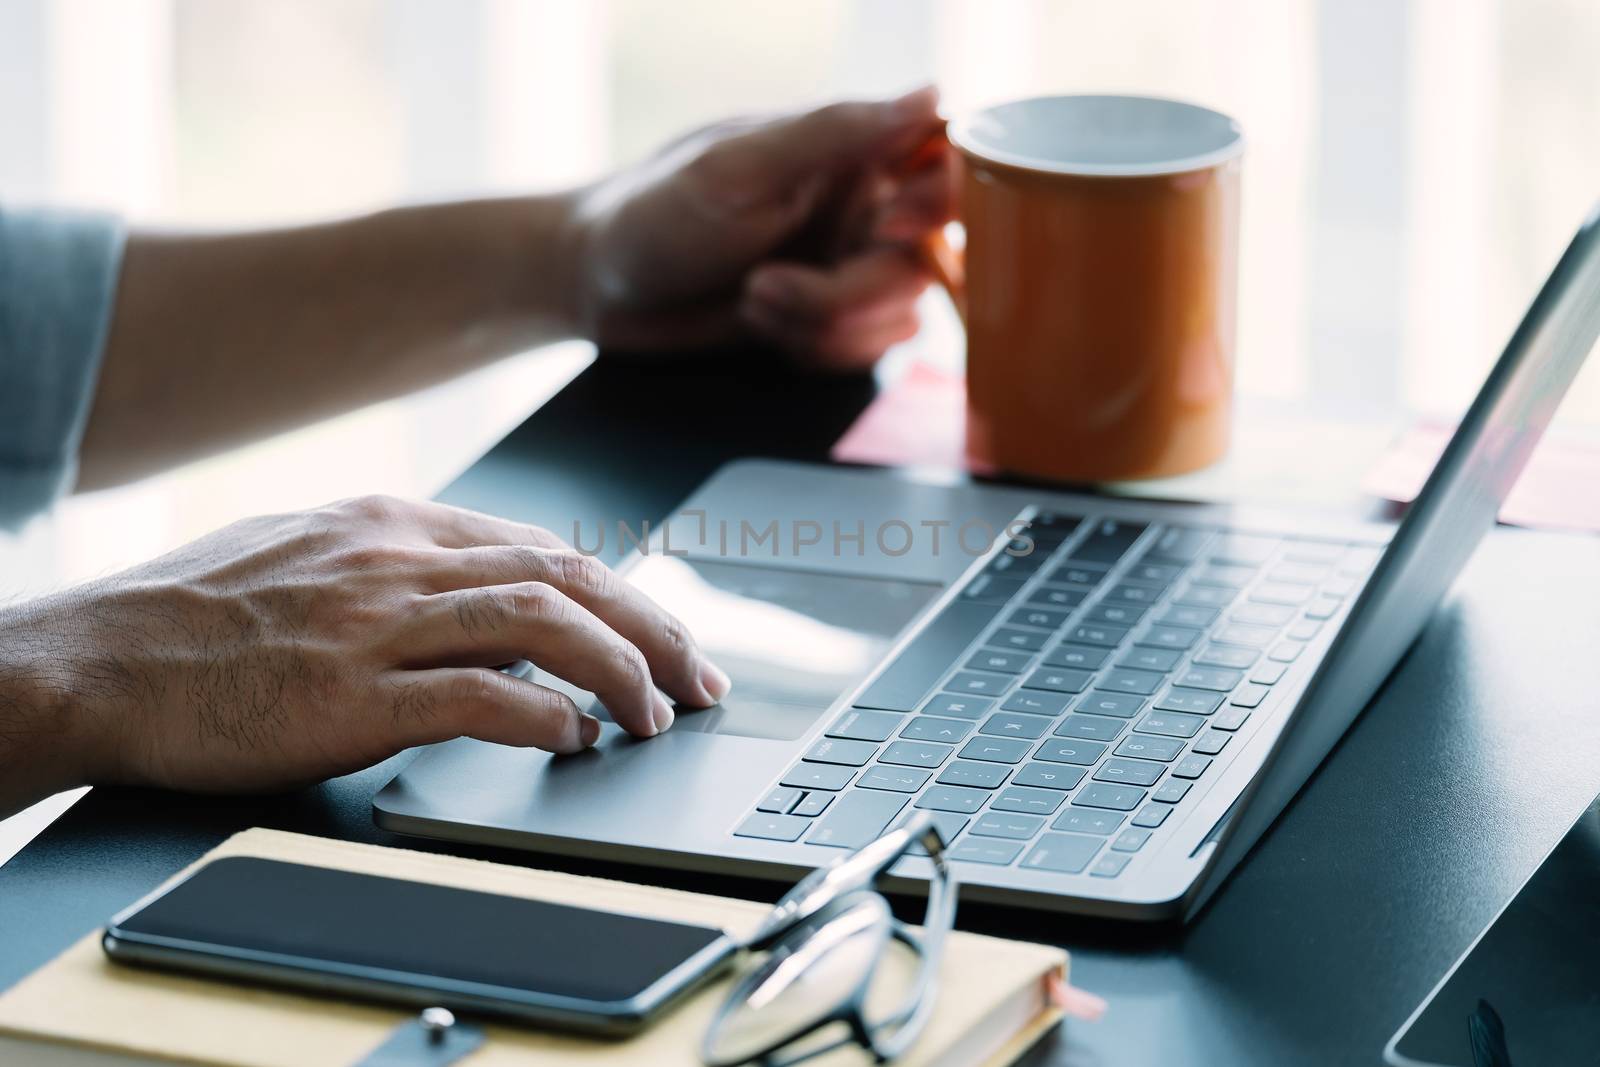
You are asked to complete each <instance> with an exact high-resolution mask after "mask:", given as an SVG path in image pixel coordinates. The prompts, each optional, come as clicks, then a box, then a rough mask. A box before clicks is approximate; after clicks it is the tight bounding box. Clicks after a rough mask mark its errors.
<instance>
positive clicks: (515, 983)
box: [101, 856, 735, 1036]
mask: <svg viewBox="0 0 1600 1067" xmlns="http://www.w3.org/2000/svg"><path fill="white" fill-rule="evenodd" d="M101 943H102V944H103V945H104V946H105V950H106V953H107V955H109V956H110V957H111V958H112V959H113V960H117V961H119V962H124V963H133V964H140V965H145V966H152V967H160V968H165V969H176V970H184V971H194V972H200V973H203V974H206V975H215V976H221V977H226V978H234V979H243V980H247V981H256V982H268V983H272V984H275V985H284V986H292V987H296V988H301V989H309V990H314V991H322V992H329V993H335V994H345V995H352V996H356V997H360V998H363V999H371V1000H379V1001H385V1002H392V1003H398V1004H404V1005H408V1006H416V1007H419V1008H421V1007H429V1006H432V1005H439V1006H441V1007H446V1008H450V1009H451V1010H453V1011H456V1012H460V1013H463V1014H469V1015H470V1014H487V1015H496V1016H503V1017H509V1018H514V1019H516V1020H519V1021H522V1022H531V1023H535V1024H538V1025H541V1026H550V1027H557V1028H560V1029H567V1030H578V1031H582V1032H585V1033H592V1034H603V1035H613V1036H625V1035H627V1034H631V1033H636V1032H637V1031H639V1030H640V1029H642V1028H643V1027H644V1026H645V1025H646V1024H647V1023H648V1022H649V1021H650V1020H651V1019H652V1018H654V1017H655V1016H657V1015H659V1014H660V1013H661V1012H663V1011H665V1010H666V1009H668V1008H669V1007H671V1006H672V1005H673V1004H674V1003H675V1002H677V1001H678V1000H679V999H681V998H682V997H683V996H684V995H685V994H687V993H689V992H690V991H691V990H693V989H694V988H695V987H696V986H698V985H699V984H701V983H702V982H704V981H705V980H707V979H708V978H710V977H712V976H713V975H715V974H717V973H719V972H720V971H721V970H722V969H723V968H724V967H725V965H726V964H727V963H728V962H729V961H730V960H731V959H732V957H733V954H734V952H735V946H734V943H733V940H732V939H731V938H730V937H729V936H728V934H727V933H726V932H725V931H722V930H718V929H714V928H712V927H707V926H692V925H689V924H686V923H677V922H666V921H663V920H659V919H650V918H645V917H642V916H638V915H627V914H621V913H617V912H607V911H591V910H589V909H587V908H575V907H569V906H566V905H562V904H551V903H547V902H544V901H538V900H525V899H522V898H520V897H509V896H502V895H500V894H496V893H480V892H475V891H472V890H466V889H455V888H450V887H446V886H438V885H429V884H426V883H422V882H410V881H404V880H401V879H397V878H383V877H378V876H376V875H370V874H354V873H351V872H349V871H336V870H330V869H327V868H324V867H308V866H304V865H301V864H296V863H283V862H280V861H277V860H268V859H258V858H253V857H245V856H231V857H227V858H224V859H219V860H215V861H213V862H211V863H208V864H206V865H205V866H203V867H201V868H199V869H198V870H196V871H195V872H194V873H193V874H191V875H189V876H188V877H187V878H185V879H183V880H182V881H180V882H177V883H175V884H173V885H172V886H169V887H168V888H166V889H163V890H161V891H159V892H157V893H156V894H154V895H152V896H150V897H147V898H145V899H144V900H141V901H139V902H138V903H137V904H134V905H133V906H132V907H130V908H127V909H126V910H124V911H123V912H121V913H120V914H118V915H117V916H116V917H115V918H113V919H112V920H111V923H110V925H109V926H107V928H106V932H105V936H104V937H103V938H102V939H101Z"/></svg>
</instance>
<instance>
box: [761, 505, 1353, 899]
mask: <svg viewBox="0 0 1600 1067" xmlns="http://www.w3.org/2000/svg"><path fill="white" fill-rule="evenodd" d="M1027 523H1028V524H1027V529H1026V533H1025V537H1024V538H1021V539H1019V540H1018V541H1014V542H1012V543H1011V544H1010V545H1008V546H1007V547H1006V548H1005V549H1004V550H1002V551H1000V552H998V553H996V554H995V555H994V556H993V557H991V558H990V559H989V561H988V562H987V563H986V564H985V566H984V567H983V568H982V569H981V570H980V571H978V572H977V573H976V574H974V575H972V576H971V577H969V578H968V579H967V581H966V584H965V585H964V586H963V587H962V588H961V590H960V592H959V593H958V594H957V595H956V596H955V597H953V598H952V599H951V600H949V601H948V602H947V603H946V604H945V606H944V607H943V608H942V609H940V611H939V613H938V614H937V615H935V616H934V617H933V619H932V620H931V621H930V622H929V623H928V625H927V626H925V627H924V628H923V629H922V630H920V631H919V632H918V633H917V634H916V636H915V637H914V638H913V639H912V640H911V642H910V643H908V644H907V645H906V646H905V647H904V648H903V649H901V650H900V651H899V652H898V653H897V654H896V655H895V658H894V660H893V661H892V662H891V663H890V664H889V665H888V666H887V667H886V668H885V669H884V671H883V672H882V673H881V674H879V675H878V677H877V678H875V679H874V680H873V681H872V683H871V684H869V685H868V686H867V687H866V689H865V690H863V691H862V692H861V693H860V694H859V695H858V696H857V697H856V699H855V700H854V702H853V704H854V706H853V707H851V708H849V709H848V710H846V711H845V712H844V713H843V714H841V715H839V716H838V718H837V719H836V720H835V721H834V722H833V723H832V724H831V725H830V726H829V727H828V729H827V730H826V731H825V733H824V736H823V737H822V738H821V739H820V740H818V741H817V742H816V743H815V744H813V745H812V746H811V748H810V749H809V750H808V751H807V752H806V753H805V755H804V756H803V757H802V758H801V760H800V761H799V762H797V763H796V764H795V765H794V766H793V767H791V768H790V769H789V771H788V772H787V773H786V774H784V776H783V777H782V779H781V780H780V781H779V782H778V783H777V784H776V785H775V786H774V787H773V788H772V790H771V791H770V792H769V793H768V794H767V795H766V796H765V797H763V798H762V799H761V801H760V802H759V803H758V804H757V805H756V808H755V810H754V811H753V812H751V813H750V815H749V816H748V817H746V818H745V819H744V821H743V822H742V823H741V824H740V825H739V826H738V828H737V829H735V831H734V833H735V834H736V835H737V836H740V837H753V838H763V839H767V840H775V841H803V842H806V843H809V844H813V845H821V846H830V847H835V848H856V847H859V846H860V845H863V844H865V843H867V842H868V841H871V840H872V839H873V838H875V837H877V836H878V835H879V834H881V833H882V832H883V831H884V830H885V829H886V828H887V827H889V826H890V825H891V824H892V823H893V822H894V821H895V820H896V819H897V818H899V817H901V816H902V813H903V812H905V811H907V810H909V809H911V808H922V809H927V810H929V811H931V812H933V813H934V819H935V822H936V824H937V825H938V828H939V830H940V833H941V835H942V836H943V838H944V840H945V841H946V842H947V843H951V845H952V848H951V856H952V858H954V859H957V860H962V861H966V862H969V863H978V864H990V865H996V866H1005V865H1010V864H1019V865H1020V866H1022V867H1025V868H1033V869H1039V870H1048V871H1055V872H1060V873H1064V874H1080V873H1083V872H1084V871H1088V873H1090V874H1091V875H1094V876H1098V877H1102V878H1115V877H1116V876H1117V875H1119V874H1121V873H1122V871H1123V869H1124V868H1125V867H1126V866H1127V865H1128V863H1129V861H1130V859H1131V858H1132V857H1133V856H1134V855H1135V854H1137V853H1138V852H1139V851H1140V850H1141V849H1145V848H1147V847H1148V846H1149V842H1150V841H1151V839H1152V836H1153V835H1156V834H1159V833H1160V832H1161V828H1162V826H1163V825H1164V824H1165V823H1166V822H1167V821H1168V818H1169V816H1171V814H1172V812H1173V811H1174V810H1175V809H1176V808H1177V807H1178V806H1179V805H1182V804H1183V803H1184V801H1185V799H1186V798H1188V797H1189V796H1190V794H1191V793H1192V792H1193V791H1194V787H1195V785H1196V784H1197V783H1199V782H1202V781H1203V780H1204V779H1205V777H1206V776H1207V773H1208V771H1210V770H1211V767H1212V764H1213V762H1214V761H1215V760H1216V758H1217V757H1218V756H1219V755H1220V754H1221V753H1223V752H1224V750H1225V749H1226V748H1227V746H1228V744H1229V742H1230V741H1231V740H1232V739H1233V738H1234V737H1235V736H1236V734H1237V731H1239V729H1240V728H1241V727H1243V726H1244V725H1245V723H1246V722H1247V721H1248V720H1249V718H1250V715H1251V713H1252V710H1253V709H1256V708H1258V707H1259V706H1260V705H1261V703H1262V701H1263V700H1264V699H1266V697H1267V695H1268V693H1269V692H1270V691H1271V688H1272V686H1274V685H1276V684H1278V683H1279V682H1280V681H1281V680H1282V678H1283V677H1284V674H1285V672H1286V671H1287V670H1288V668H1289V665H1290V664H1292V663H1294V662H1295V660H1296V659H1297V658H1298V657H1299V656H1300V654H1301V652H1302V651H1303V650H1304V649H1305V647H1306V644H1307V642H1309V641H1310V640H1312V639H1313V638H1315V637H1316V636H1317V634H1318V632H1319V631H1320V629H1321V628H1322V626H1323V624H1324V623H1325V622H1326V621H1327V620H1328V619H1330V618H1332V617H1333V616H1334V615H1335V614H1337V613H1338V611H1339V610H1340V607H1341V605H1342V604H1343V603H1344V602H1345V601H1346V600H1348V599H1349V598H1350V597H1351V596H1353V595H1354V593H1355V592H1356V590H1357V589H1358V588H1359V586H1360V584H1361V582H1362V580H1363V579H1364V578H1365V576H1366V575H1367V573H1368V572H1369V571H1370V570H1371V568H1372V566H1373V564H1374V563H1375V562H1376V560H1377V556H1378V550H1377V548H1375V547H1373V546H1370V545H1350V544H1346V543H1343V542H1333V541H1320V540H1311V539H1304V538H1290V537H1272V536H1262V535H1258V534H1239V533H1235V532H1232V531H1226V530H1218V529H1213V528H1203V527H1197V526H1177V525H1165V524H1146V523H1141V522H1126V521H1121V520H1112V519H1089V520H1085V519H1080V518H1077V517H1073V516H1069V515H1062V514H1058V513H1051V512H1038V513H1036V514H1034V515H1033V516H1032V517H1031V519H1028V520H1027ZM1012 529H1016V527H1015V526H1013V527H1012ZM1028 542H1031V544H1032V550H1031V551H1028V550H1027V549H1028V547H1029V546H1028Z"/></svg>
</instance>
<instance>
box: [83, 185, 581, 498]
mask: <svg viewBox="0 0 1600 1067" xmlns="http://www.w3.org/2000/svg"><path fill="white" fill-rule="evenodd" d="M568 205H569V199H568V198H566V197H547V198H534V197H522V198H515V199H503V200H480V201H468V202H461V203H454V204H440V205H431V206H423V207H413V208H401V209H396V210H393V211H385V212H381V213H378V214H375V215H369V216H365V217H361V218H357V219H351V220H347V221H341V222H334V223H328V224H324V225H315V226H304V227H298V228H294V229H285V230H274V231H264V232H253V233H238V234H215V235H164V234H135V235H133V236H132V237H131V238H130V239H129V242H128V247H127V251H126V254H125V257H124V261H123V268H122V275H121V278H120V281H119V285H118V295H117V302H116V308H115V311H114V314H113V318H112V324H111V332H110V336H109V338H108V341H107V345H106V354H105V360H104V364H103V366H102V369H101V374H100V381H99V385H98V387H97V391H96V394H95V400H94V405H93V408H92V412H91V415H90V418H89V422H88V426H87V428H86V430H85V434H84V440H83V448H82V454H81V470H80V478H79V487H80V488H85V489H92V488H98V487H102V486H106V485H111V484H116V483H118V482H123V481H127V480H129V479H132V478H136V477H139V476H141V475H144V474H148V473H150V472H152V471H154V470H157V469H160V468H162V467H165V466H169V465H171V464H173V463H178V462H182V461H184V460H187V459H191V458H194V457H196V456H199V455H203V454H205V453H207V452H212V451H216V450H218V449H221V448H225V447H228V446H230V445H235V444H239V443H242V442H244V441H248V440H251V439H254V438H258V437H262V436H265V435H267V434H270V433H273V432H275V431H278V430H281V429H285V428H287V427H289V426H292V425H296V424H303V423H306V422H310V421H313V420H315V419H319V418H323V417H326V416H328V415H332V414H335V413H338V412H340V411H345V410H348V409H350V408H354V407H357V406H360V405H362V404H367V403H371V402H373V401H376V400H381V399H385V398H387V397H391V396H396V395H399V394H401V393H405V392H408V391H411V390H414V389H417V388H420V387H422V386H425V385H429V384H432V383H434V382H438V381H441V380H443V379H445V378H448V377H451V376H453V375H456V374H459V373H461V372H463V371H466V370H470V369H472V368H473V367H475V366H479V365H482V364H484V363H487V362H490V361H492V360H494V359H497V358H499V357H501V356H505V355H508V354H510V353H512V352H516V351H520V350H522V349H525V348H528V347H530V346H532V345H535V344H538V343H541V342H543V341H547V340H552V339H556V338H559V337H562V336H567V335H570V334H571V333H572V332H573V330H574V318H575V312H574V310H573V306H574V304H575V295H574V294H575V286H576V278H575V275H574V266H573V265H574V261H575V255H574V253H573V248H572V243H573V241H572V237H571V228H570V222H569V219H570V212H569V210H568Z"/></svg>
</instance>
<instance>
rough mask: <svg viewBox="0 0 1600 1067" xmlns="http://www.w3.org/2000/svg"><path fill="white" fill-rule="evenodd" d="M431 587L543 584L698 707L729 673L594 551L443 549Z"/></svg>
mask: <svg viewBox="0 0 1600 1067" xmlns="http://www.w3.org/2000/svg"><path fill="white" fill-rule="evenodd" d="M427 571H428V574H427V577H428V580H429V581H430V583H431V591H434V592H447V591H450V590H458V589H467V588H471V587H475V586H488V585H511V584H516V583H521V582H543V583H544V584H546V585H550V586H554V587H555V588H556V589H558V590H560V591H561V593H563V594H564V595H565V596H567V597H569V598H570V599H572V600H573V601H575V602H576V603H577V604H579V605H581V606H582V607H584V608H586V609H588V610H589V612H591V613H592V614H593V615H595V616H596V617H597V618H599V619H600V620H601V621H602V622H604V623H605V624H606V625H607V626H609V627H611V629H613V630H615V631H616V632H617V633H618V634H619V635H621V636H622V637H623V638H624V639H625V640H627V641H629V642H630V643H632V644H633V645H634V646H635V647H636V648H638V649H639V651H640V652H643V653H644V657H645V660H646V662H648V663H649V665H650V673H651V676H652V677H653V678H654V680H655V684H656V685H658V686H660V687H661V688H662V689H664V690H665V691H666V692H667V693H668V694H669V695H670V696H671V697H673V699H675V700H679V701H682V702H683V703H685V704H688V705H690V706H692V707H707V706H709V705H711V704H715V703H716V702H717V701H718V700H720V699H721V698H722V697H723V696H724V695H725V694H726V693H727V691H728V678H727V675H725V674H723V673H722V671H721V670H720V669H719V668H717V667H716V666H715V665H714V664H712V663H711V662H710V661H709V660H707V659H706V658H705V657H704V656H702V655H701V654H700V650H699V648H698V647H696V645H695V643H694V638H693V637H692V636H691V635H690V634H689V631H688V629H687V627H685V626H684V625H683V623H681V622H679V621H678V619H677V618H676V617H674V616H673V615H671V614H670V613H668V612H667V611H665V610H664V609H663V608H661V606H660V605H658V604H657V603H656V602H655V601H653V600H651V599H650V598H649V597H647V596H645V595H644V594H643V593H641V592H640V591H639V590H638V589H636V588H634V587H633V586H632V585H629V584H628V583H627V582H626V581H624V580H623V579H622V578H621V577H620V576H619V575H618V574H617V573H616V572H615V571H613V570H612V569H611V568H610V567H607V566H606V565H605V564H604V563H602V562H600V561H599V560H598V559H595V558H594V557H592V556H586V555H584V554H582V553H581V552H578V551H576V550H575V549H571V548H562V549H552V548H540V547H536V546H531V545H494V546H485V547H480V548H466V549H444V550H440V551H438V552H437V553H435V554H434V555H433V557H432V558H431V559H430V560H429V562H428V565H427Z"/></svg>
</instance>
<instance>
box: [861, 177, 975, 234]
mask: <svg viewBox="0 0 1600 1067" xmlns="http://www.w3.org/2000/svg"><path fill="white" fill-rule="evenodd" d="M954 175H955V168H954V167H953V166H951V165H950V163H949V162H945V163H943V164H941V165H939V166H936V167H928V168H926V169H924V170H920V171H918V172H917V173H916V174H914V175H912V176H911V177H909V178H907V179H906V180H905V181H904V182H902V183H901V184H900V186H899V188H898V189H896V190H895V191H894V193H893V194H891V195H890V197H889V198H888V200H886V201H885V202H884V203H883V204H882V205H881V206H880V207H879V209H878V218H877V222H876V224H875V225H874V227H873V235H874V236H875V237H876V238H877V239H879V240H881V241H915V240H919V239H920V238H922V237H924V236H925V235H926V234H927V233H928V232H929V231H931V230H936V229H939V228H940V227H942V226H943V225H944V224H945V223H947V222H949V221H950V220H951V219H953V218H955V212H956V191H955V181H954Z"/></svg>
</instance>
